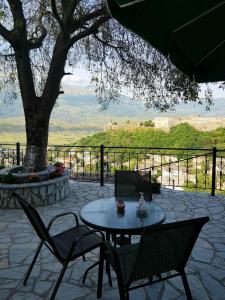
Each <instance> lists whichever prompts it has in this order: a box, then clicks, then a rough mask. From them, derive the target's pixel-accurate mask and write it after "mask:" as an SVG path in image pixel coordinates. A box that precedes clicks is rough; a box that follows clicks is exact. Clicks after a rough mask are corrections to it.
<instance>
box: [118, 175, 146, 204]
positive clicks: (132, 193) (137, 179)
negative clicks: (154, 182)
mask: <svg viewBox="0 0 225 300" xmlns="http://www.w3.org/2000/svg"><path fill="white" fill-rule="evenodd" d="M140 192H143V193H144V197H145V200H151V199H152V197H151V182H150V180H149V177H148V174H146V175H141V174H140V173H139V172H138V171H127V170H116V172H115V197H133V198H140Z"/></svg>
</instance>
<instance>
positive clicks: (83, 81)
mask: <svg viewBox="0 0 225 300" xmlns="http://www.w3.org/2000/svg"><path fill="white" fill-rule="evenodd" d="M71 73H73V75H67V76H64V78H63V82H65V83H66V84H69V85H78V86H81V85H89V84H90V80H91V76H90V74H89V73H88V72H87V71H86V70H85V69H83V68H79V69H76V70H74V71H72V72H71ZM202 87H203V90H204V88H205V84H203V85H202ZM210 87H211V89H212V90H213V97H214V98H225V90H223V89H221V88H219V83H218V84H210Z"/></svg>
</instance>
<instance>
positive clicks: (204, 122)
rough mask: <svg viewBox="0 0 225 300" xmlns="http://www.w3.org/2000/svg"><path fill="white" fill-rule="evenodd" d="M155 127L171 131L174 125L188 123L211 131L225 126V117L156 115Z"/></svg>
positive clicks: (202, 129)
mask: <svg viewBox="0 0 225 300" xmlns="http://www.w3.org/2000/svg"><path fill="white" fill-rule="evenodd" d="M154 123H155V128H157V129H162V130H164V131H169V130H170V128H171V127H172V126H177V125H179V124H181V123H188V124H189V125H190V126H192V127H194V128H196V129H198V130H200V131H210V130H214V129H216V128H219V127H225V118H219V117H209V118H204V117H196V116H190V117H156V118H155V119H154Z"/></svg>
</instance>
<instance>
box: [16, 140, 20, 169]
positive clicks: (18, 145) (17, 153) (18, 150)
mask: <svg viewBox="0 0 225 300" xmlns="http://www.w3.org/2000/svg"><path fill="white" fill-rule="evenodd" d="M16 164H17V166H19V165H20V143H18V142H17V143H16Z"/></svg>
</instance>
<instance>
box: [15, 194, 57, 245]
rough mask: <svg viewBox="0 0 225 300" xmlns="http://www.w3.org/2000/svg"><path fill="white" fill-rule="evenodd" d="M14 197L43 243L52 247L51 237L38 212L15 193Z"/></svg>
mask: <svg viewBox="0 0 225 300" xmlns="http://www.w3.org/2000/svg"><path fill="white" fill-rule="evenodd" d="M12 196H13V197H15V198H16V199H17V200H18V201H19V203H20V205H21V207H22V208H23V210H24V212H25V214H26V215H27V217H28V219H29V221H30V223H31V225H32V226H33V228H34V230H35V231H36V233H37V235H38V236H39V238H40V239H41V240H42V241H46V242H48V243H49V244H50V245H52V241H51V237H50V235H49V233H48V230H47V228H46V226H45V224H44V223H43V221H42V219H41V217H40V215H39V213H38V212H37V210H36V209H35V208H34V207H33V206H31V205H30V204H29V203H28V202H27V201H25V200H24V199H22V198H21V197H20V196H19V195H18V194H16V193H13V194H12Z"/></svg>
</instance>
